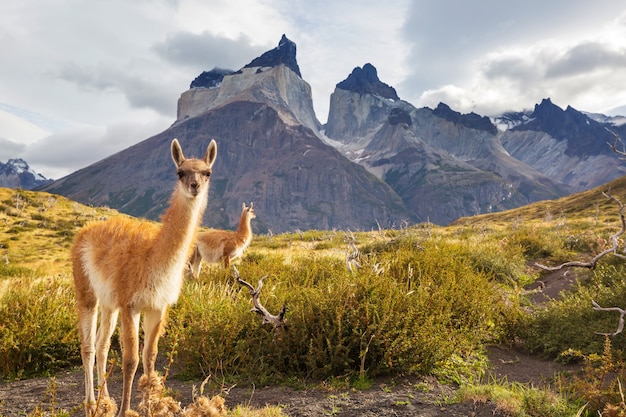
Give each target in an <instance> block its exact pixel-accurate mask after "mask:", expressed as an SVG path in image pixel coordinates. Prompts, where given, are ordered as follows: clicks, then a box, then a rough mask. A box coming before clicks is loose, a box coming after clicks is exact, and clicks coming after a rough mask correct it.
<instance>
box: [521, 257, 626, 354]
mask: <svg viewBox="0 0 626 417" xmlns="http://www.w3.org/2000/svg"><path fill="white" fill-rule="evenodd" d="M572 272H574V271H572ZM592 300H595V301H596V302H597V303H598V304H600V305H601V306H603V307H615V306H619V307H622V308H624V307H626V306H624V300H626V267H624V266H623V265H620V266H613V265H603V264H599V265H598V266H597V267H596V270H595V271H593V274H592V276H591V278H590V279H589V280H588V281H586V282H580V283H579V284H578V285H577V286H576V287H575V288H573V289H572V290H571V291H569V292H567V293H564V294H563V293H562V297H561V299H559V300H555V301H552V302H550V303H549V305H548V306H546V308H543V309H539V310H537V311H536V312H535V314H534V316H533V318H532V320H531V321H530V322H529V324H528V326H527V327H526V328H525V329H524V330H523V331H522V332H521V333H520V337H521V338H522V340H523V341H524V344H525V346H526V347H527V349H528V350H529V351H530V352H535V353H542V354H544V355H546V356H550V357H557V356H559V355H561V354H562V353H563V352H566V351H568V350H575V351H580V352H581V353H582V354H583V355H587V354H592V353H595V354H600V353H601V352H602V351H603V346H604V336H602V335H599V334H597V333H596V332H598V333H611V332H613V331H615V329H616V328H617V324H618V319H619V315H618V314H617V313H615V312H607V311H595V310H593V308H592ZM613 344H614V346H615V347H616V348H618V349H622V350H623V349H625V348H626V342H625V341H624V339H623V338H615V340H614V341H613Z"/></svg>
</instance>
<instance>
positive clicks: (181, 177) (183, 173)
mask: <svg viewBox="0 0 626 417" xmlns="http://www.w3.org/2000/svg"><path fill="white" fill-rule="evenodd" d="M176 175H178V179H179V180H182V179H183V178H184V177H185V171H182V170H181V171H177V172H176Z"/></svg>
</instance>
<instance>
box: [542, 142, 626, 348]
mask: <svg viewBox="0 0 626 417" xmlns="http://www.w3.org/2000/svg"><path fill="white" fill-rule="evenodd" d="M614 135H615V134H614ZM618 140H619V137H618V136H617V135H615V143H614V144H613V145H611V144H609V145H610V146H611V148H612V149H613V151H614V152H615V153H617V154H618V155H620V159H622V160H625V161H626V151H622V150H619V149H617V143H618ZM602 194H603V195H604V196H605V197H607V198H610V199H611V200H613V201H615V202H616V203H617V205H618V206H619V210H618V214H619V217H620V222H621V228H620V230H619V231H618V232H616V233H615V234H613V235H611V238H610V239H611V244H612V246H611V247H610V248H607V249H605V250H603V251H602V252H600V253H598V254H597V255H596V256H594V257H593V258H592V259H591V260H590V261H589V262H581V261H570V262H565V263H562V264H561V265H558V266H554V267H548V266H545V265H542V264H540V263H535V265H536V266H538V267H539V268H541V269H544V270H546V271H558V270H561V269H564V268H569V267H580V268H589V269H594V268H595V267H596V265H597V264H598V261H599V260H600V259H602V258H603V257H605V256H606V255H608V254H611V253H612V254H613V256H617V257H619V258H622V259H626V256H625V255H624V254H625V253H626V248H624V249H622V251H621V253H619V252H618V249H619V239H620V237H621V236H622V235H623V234H624V232H626V219H625V215H624V204H623V203H622V201H621V200H620V199H619V198H617V197H615V196H614V195H612V194H611V193H610V190H609V191H604V192H602ZM591 304H592V305H593V309H594V310H596V311H617V312H619V313H620V317H619V323H618V326H617V329H616V330H615V331H614V332H613V333H600V332H595V333H596V334H599V335H603V336H616V335H618V334H620V333H621V332H622V331H623V330H624V315H626V310H624V309H622V308H620V307H600V305H599V304H598V303H597V302H596V301H595V300H591Z"/></svg>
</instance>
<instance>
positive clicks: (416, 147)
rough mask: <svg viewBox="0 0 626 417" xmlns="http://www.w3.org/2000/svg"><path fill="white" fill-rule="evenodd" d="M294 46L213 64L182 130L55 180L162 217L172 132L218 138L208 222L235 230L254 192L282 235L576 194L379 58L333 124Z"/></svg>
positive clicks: (354, 77) (341, 100)
mask: <svg viewBox="0 0 626 417" xmlns="http://www.w3.org/2000/svg"><path fill="white" fill-rule="evenodd" d="M295 52H296V48H295V44H294V43H293V42H291V41H290V40H288V39H287V38H286V37H283V38H281V41H280V43H279V45H278V47H277V48H274V49H273V50H271V51H268V52H267V53H265V54H263V55H262V56H261V57H259V58H256V59H254V60H253V61H251V63H250V64H248V65H246V66H244V67H243V68H241V69H240V70H239V71H231V70H220V69H218V68H214V69H213V70H211V71H209V72H204V73H202V74H200V76H199V77H197V78H196V79H195V80H194V81H193V82H192V83H191V86H190V89H189V90H187V91H185V92H183V93H182V94H181V97H180V99H179V101H178V112H177V120H176V121H175V122H174V124H173V125H172V126H171V127H170V128H169V129H167V130H166V131H164V132H162V133H160V134H158V135H156V136H154V137H152V138H149V139H147V140H146V141H144V142H142V143H140V144H138V145H136V146H134V147H131V148H129V149H127V150H126V151H124V152H121V153H119V154H116V155H113V156H111V157H109V158H106V159H105V160H102V161H99V162H98V163H96V164H94V165H92V166H91V167H87V168H85V169H83V170H80V171H77V172H76V173H74V174H71V175H70V176H68V177H66V178H63V179H61V180H59V181H56V182H55V183H53V184H51V185H50V186H49V187H45V188H44V189H45V190H47V191H52V192H58V193H60V194H63V195H66V196H69V197H71V198H75V199H77V200H78V201H80V202H87V203H89V204H98V205H100V204H101V205H109V206H112V207H115V208H118V209H119V210H121V211H124V212H127V213H129V214H133V215H136V216H144V217H149V218H157V217H158V215H159V214H160V213H161V211H162V210H163V208H164V207H165V205H166V203H167V197H168V196H169V194H170V191H171V186H173V183H172V182H171V181H172V180H171V167H170V166H169V164H168V163H167V162H164V158H165V160H167V156H164V155H168V154H169V141H171V139H172V138H173V137H178V138H179V139H181V143H183V149H186V148H185V144H187V146H188V147H189V149H192V150H193V149H196V150H197V152H202V146H206V143H208V140H209V139H210V138H213V137H215V138H216V139H217V141H218V158H217V161H216V165H215V174H214V177H213V185H212V190H211V193H210V201H209V209H208V210H207V215H206V216H205V220H204V224H205V225H210V226H213V227H231V228H233V227H235V226H236V223H237V220H238V216H239V213H238V211H239V208H240V207H241V203H242V202H243V201H254V202H255V207H258V210H257V212H258V214H259V217H258V218H257V220H256V221H255V224H256V225H255V227H256V228H257V230H268V229H271V230H272V231H274V232H280V231H287V230H295V229H306V228H316V229H321V228H335V227H337V228H369V227H373V224H375V223H376V222H378V223H379V224H382V225H385V226H386V225H391V224H395V225H398V224H399V223H400V222H405V221H408V222H412V221H425V220H430V221H433V222H436V223H440V224H447V223H449V222H450V221H452V220H454V219H456V218H457V217H460V216H467V215H472V214H478V213H484V212H488V211H495V210H502V209H505V208H512V207H517V206H520V205H523V204H526V203H528V202H531V201H537V200H540V199H548V198H555V197H558V196H561V195H564V194H566V193H569V192H570V191H571V189H570V188H568V184H567V183H566V182H560V181H556V180H555V179H554V178H555V177H554V176H552V175H548V174H546V173H545V172H542V171H541V169H539V168H540V167H533V166H532V165H531V164H528V163H525V162H523V161H522V160H521V158H520V159H516V158H514V157H512V156H511V155H512V154H511V152H510V151H507V149H505V148H504V147H503V146H502V142H501V136H502V135H503V133H502V132H501V131H498V130H497V129H496V127H495V125H494V124H493V123H491V122H490V120H489V119H488V118H486V117H484V116H480V115H477V114H474V113H470V114H469V115H463V114H460V113H457V112H455V111H453V110H452V109H450V108H449V107H448V106H446V105H445V104H443V103H442V104H440V105H439V106H438V107H437V108H436V109H434V110H432V109H428V108H422V109H417V108H415V107H413V106H412V105H411V104H410V103H407V102H404V101H402V100H400V99H399V97H398V96H397V93H396V92H395V89H393V87H391V86H389V85H387V84H384V83H382V82H381V81H380V80H379V79H378V76H377V74H376V69H375V68H374V67H373V66H372V65H371V64H366V65H365V66H364V67H363V68H362V69H360V68H359V69H357V68H355V70H354V71H353V72H352V74H351V75H350V76H349V77H348V78H347V79H346V80H344V81H342V82H340V83H338V85H337V88H336V89H335V91H334V92H333V94H332V96H331V109H332V110H331V112H330V113H329V117H328V122H327V124H326V125H325V126H322V125H321V124H320V123H319V121H318V120H317V117H316V115H315V112H314V110H313V106H312V97H311V89H310V86H309V85H308V83H306V82H305V81H304V80H303V79H302V77H301V75H300V73H299V68H298V67H297V61H296V60H295ZM261 58H262V59H261ZM293 63H295V64H296V66H295V68H296V69H297V71H296V70H294V65H293ZM255 65H259V66H255ZM515 117H517V116H513V115H512V116H511V118H512V119H511V120H513V119H514V118H515ZM525 117H527V118H528V115H525ZM528 120H530V118H528ZM528 120H526V121H528ZM514 123H517V125H520V126H521V125H522V123H523V120H522V121H517V120H515V121H514ZM507 131H508V132H509V133H511V132H516V130H514V129H512V128H511V129H508V130H507ZM507 131H505V132H504V133H506V132H507ZM520 131H521V130H520ZM525 132H527V134H529V133H528V132H534V133H533V134H544V135H548V137H550V138H551V136H550V135H549V134H548V133H545V132H538V131H530V130H526V131H525ZM529 135H530V134H529ZM532 140H533V139H532V138H529V139H528V141H526V142H525V143H527V144H528V143H531V142H532ZM200 142H203V143H200ZM204 142H206V143H204ZM329 145H332V146H329ZM528 146H531V145H528ZM338 150H339V151H340V152H338ZM190 154H193V152H190ZM128 155H130V156H131V157H130V158H129V157H128ZM346 157H347V158H346ZM137 161H140V162H137ZM351 161H352V162H351ZM364 167H365V168H367V171H369V173H368V172H367V171H366V170H365V169H363V168H364ZM131 168H133V169H131ZM93 177H100V178H93ZM383 180H384V182H383ZM169 184H172V185H169Z"/></svg>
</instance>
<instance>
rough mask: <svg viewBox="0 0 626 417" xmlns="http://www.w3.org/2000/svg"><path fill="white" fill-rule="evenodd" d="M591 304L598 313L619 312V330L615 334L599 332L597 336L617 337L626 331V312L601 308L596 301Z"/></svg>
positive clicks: (611, 308)
mask: <svg viewBox="0 0 626 417" xmlns="http://www.w3.org/2000/svg"><path fill="white" fill-rule="evenodd" d="M591 303H592V304H593V309H594V310H596V311H617V312H619V324H618V325H617V330H615V331H614V332H613V333H599V332H595V333H596V334H600V335H603V336H615V335H618V334H620V333H621V332H622V330H624V315H626V310H624V309H621V308H619V307H600V306H599V305H598V303H596V302H595V301H593V300H591Z"/></svg>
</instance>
